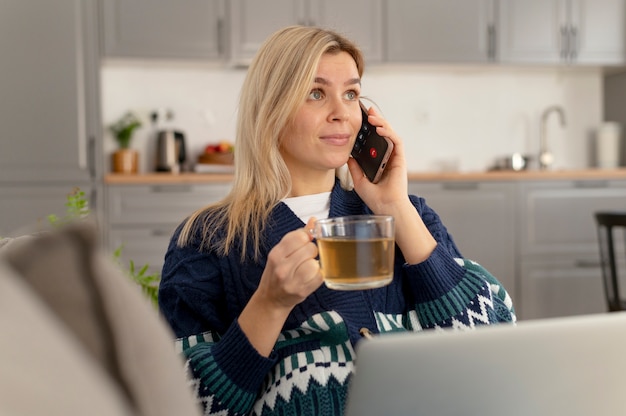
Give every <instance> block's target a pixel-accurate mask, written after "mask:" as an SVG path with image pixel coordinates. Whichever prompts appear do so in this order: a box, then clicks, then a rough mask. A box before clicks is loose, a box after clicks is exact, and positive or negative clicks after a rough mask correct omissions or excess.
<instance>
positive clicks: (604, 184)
mask: <svg viewBox="0 0 626 416" xmlns="http://www.w3.org/2000/svg"><path fill="white" fill-rule="evenodd" d="M608 187H609V182H608V181H605V180H597V181H575V182H574V188H582V189H589V188H608Z"/></svg>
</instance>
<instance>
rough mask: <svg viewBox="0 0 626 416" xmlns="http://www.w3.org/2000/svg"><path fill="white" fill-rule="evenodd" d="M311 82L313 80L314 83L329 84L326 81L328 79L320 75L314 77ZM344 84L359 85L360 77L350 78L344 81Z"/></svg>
mask: <svg viewBox="0 0 626 416" xmlns="http://www.w3.org/2000/svg"><path fill="white" fill-rule="evenodd" d="M313 82H315V83H316V84H322V85H330V82H328V80H326V79H325V78H321V77H317V78H315V79H314V80H313ZM344 85H361V78H351V79H349V80H347V81H346V82H344Z"/></svg>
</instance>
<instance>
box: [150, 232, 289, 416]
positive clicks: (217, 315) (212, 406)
mask: <svg viewBox="0 0 626 416" xmlns="http://www.w3.org/2000/svg"><path fill="white" fill-rule="evenodd" d="M176 238H177V234H175V235H174V237H173V238H172V242H171V243H170V247H169V248H168V251H167V253H166V256H165V264H164V267H163V272H162V277H161V284H160V286H159V307H160V310H161V313H162V315H163V316H164V318H165V319H166V320H167V322H168V323H169V324H170V326H171V327H172V329H173V330H174V333H175V335H176V336H177V337H178V341H177V345H178V348H179V351H180V352H182V354H183V355H184V358H185V359H186V362H187V363H186V364H187V370H188V374H189V377H190V379H191V381H192V384H193V386H194V390H195V393H196V396H197V397H198V398H199V399H200V400H201V402H202V405H203V406H204V408H205V414H207V415H211V414H224V415H236V414H248V413H249V411H250V410H251V408H252V405H253V404H254V402H255V399H256V396H257V394H258V392H259V390H260V388H261V386H262V384H263V381H264V379H265V377H266V375H267V374H268V372H269V371H270V369H271V368H272V367H273V366H274V365H275V364H276V362H277V360H278V359H277V357H275V356H274V355H270V357H267V358H266V357H263V356H262V355H260V354H259V353H258V352H257V351H256V349H255V348H254V347H253V346H252V345H251V344H250V342H249V341H248V339H247V337H246V336H245V334H244V333H243V332H242V330H241V328H240V327H239V324H238V322H237V320H236V317H235V318H232V317H230V316H229V314H228V308H227V305H226V300H225V292H224V288H223V285H222V279H221V276H220V271H219V270H220V269H219V267H217V266H218V259H217V256H215V255H214V254H211V253H206V252H201V251H199V250H198V249H197V247H178V246H177V245H176V244H175V240H176ZM220 412H221V413H220Z"/></svg>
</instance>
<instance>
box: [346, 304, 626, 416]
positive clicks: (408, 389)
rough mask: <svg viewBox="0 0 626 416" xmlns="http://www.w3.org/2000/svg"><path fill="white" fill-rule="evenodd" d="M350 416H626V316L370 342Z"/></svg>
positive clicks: (364, 347)
mask: <svg viewBox="0 0 626 416" xmlns="http://www.w3.org/2000/svg"><path fill="white" fill-rule="evenodd" d="M346 414H347V416H357V415H358V416H368V415H377V416H380V415H386V416H404V415H407V416H408V415H411V416H414V415H428V416H432V415H437V416H438V415H442V416H452V415H459V416H461V415H463V416H468V415H482V416H491V415H494V416H495V415H499V416H500V415H520V416H522V415H523V416H529V415H532V416H538V415H539V416H541V415H546V416H547V415H550V416H555V415H581V416H582V415H584V416H590V415H609V414H626V312H624V313H622V312H620V313H611V314H609V313H606V314H598V315H586V316H577V317H567V318H553V319H546V320H536V321H520V322H518V324H517V325H516V326H513V325H509V324H500V325H492V326H485V327H479V328H477V329H476V330H473V331H452V330H436V331H428V332H419V333H401V334H397V333H395V334H389V335H380V336H378V337H375V338H374V339H372V340H363V341H362V342H361V343H360V344H359V345H358V346H357V360H356V371H355V374H354V375H353V379H352V382H351V385H350V391H349V395H348V403H347V409H346Z"/></svg>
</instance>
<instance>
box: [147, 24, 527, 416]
mask: <svg viewBox="0 0 626 416" xmlns="http://www.w3.org/2000/svg"><path fill="white" fill-rule="evenodd" d="M362 75H363V57H362V55H361V52H360V51H359V49H358V48H357V47H356V46H355V45H354V44H353V43H351V42H350V41H348V40H347V39H345V38H344V37H342V36H340V35H338V34H336V33H334V32H332V31H328V30H323V29H319V28H313V27H288V28H285V29H283V30H280V31H278V32H276V33H275V34H274V35H273V36H271V37H270V38H269V39H268V40H267V41H266V42H265V44H264V45H263V46H262V47H261V49H260V51H259V52H258V54H257V56H256V58H255V60H254V61H253V62H252V64H251V66H250V68H249V70H248V74H247V76H246V79H245V81H244V84H243V88H242V92H241V97H240V107H239V117H238V125H237V138H236V143H235V161H236V162H235V163H236V165H235V177H234V183H233V188H232V191H231V192H230V194H229V195H228V196H227V197H226V198H225V199H224V200H222V201H221V202H218V203H216V204H213V205H210V206H208V207H205V208H203V209H201V210H199V211H197V212H195V213H194V214H193V215H192V216H191V217H190V218H188V219H187V220H186V221H185V222H184V223H183V224H182V225H181V227H179V229H178V230H177V231H176V233H175V234H174V236H173V237H172V242H171V244H170V247H169V249H168V251H167V254H166V259H165V265H164V267H163V273H162V282H161V285H160V292H159V303H160V307H161V310H162V312H163V314H164V316H165V317H166V319H167V320H168V321H169V323H170V324H171V326H172V328H173V329H174V331H175V333H176V335H177V336H178V337H179V343H180V346H181V348H182V351H183V353H184V355H185V357H186V359H187V363H188V367H189V371H190V374H191V377H192V378H193V380H194V385H195V386H196V389H197V394H198V397H199V398H200V399H201V401H202V403H203V405H204V408H205V412H206V414H264V415H271V414H281V415H291V414H293V415H296V414H297V415H335V414H342V412H343V409H344V404H345V400H346V393H347V386H348V383H349V380H350V374H351V373H352V371H353V364H354V363H353V361H354V347H355V345H356V343H357V342H359V340H360V339H361V333H362V332H363V331H369V332H370V333H382V332H389V331H398V330H411V331H421V330H423V329H426V328H436V327H450V326H452V327H458V328H472V327H474V326H475V325H478V324H491V323H495V322H513V321H515V315H514V312H513V308H512V304H511V301H510V298H509V297H508V295H507V293H506V291H505V290H504V288H503V287H502V286H501V285H500V283H499V282H498V281H497V280H496V279H495V278H494V277H492V276H491V275H490V274H489V273H488V272H487V271H486V270H484V269H483V268H482V267H481V266H479V265H478V264H476V263H473V262H471V261H468V260H463V259H462V256H461V254H460V252H459V250H458V249H457V247H456V245H455V244H454V242H453V241H452V238H451V237H450V236H449V235H448V233H447V231H446V228H445V227H444V225H443V224H442V223H441V221H440V220H439V217H438V216H437V214H436V213H435V212H434V211H433V210H432V209H430V208H429V207H428V206H427V205H426V204H425V202H424V200H423V199H421V198H418V197H415V196H408V195H407V188H408V183H407V169H406V162H405V154H404V147H403V144H402V141H401V140H400V138H399V137H398V136H397V135H396V134H395V132H394V131H393V129H392V128H391V127H390V126H389V124H388V123H387V121H386V120H385V119H384V118H383V117H381V116H380V114H378V112H376V111H375V110H374V109H370V110H369V113H368V119H369V121H370V122H371V123H372V124H373V125H375V126H377V132H378V133H379V134H381V135H383V136H386V137H388V138H390V139H391V140H392V141H393V143H394V151H393V154H392V156H391V158H390V160H389V162H388V166H387V169H386V171H385V173H384V174H383V176H382V179H381V180H380V182H378V183H377V184H373V183H371V182H369V181H368V179H367V178H366V177H365V176H364V175H363V173H362V172H361V171H360V168H359V167H358V165H357V163H356V161H354V160H353V159H351V158H350V157H349V156H350V152H351V149H352V146H353V144H354V141H355V137H356V134H357V131H358V130H359V128H360V125H361V113H360V108H359V97H360V94H361V77H362ZM346 163H347V171H346V170H345V169H346ZM342 169H343V173H344V175H337V174H336V173H337V172H341V171H342ZM348 172H349V175H347V173H348ZM338 176H341V177H342V179H339V178H338ZM350 179H351V180H350ZM352 186H353V188H354V189H351V188H352ZM371 213H375V214H387V215H393V216H394V218H395V222H396V244H397V250H396V264H395V272H394V279H393V282H392V283H391V284H390V285H388V286H386V287H383V288H379V289H371V290H365V291H333V290H330V289H328V288H327V287H325V286H324V285H323V281H322V276H321V273H320V268H319V263H318V262H317V260H316V257H317V254H318V251H317V247H316V245H315V243H314V242H313V241H312V238H311V236H310V233H309V232H307V230H309V229H310V228H312V224H313V221H314V219H315V218H324V217H328V216H330V217H335V216H342V215H352V214H371ZM222 411H225V412H224V413H220V412H222Z"/></svg>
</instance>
